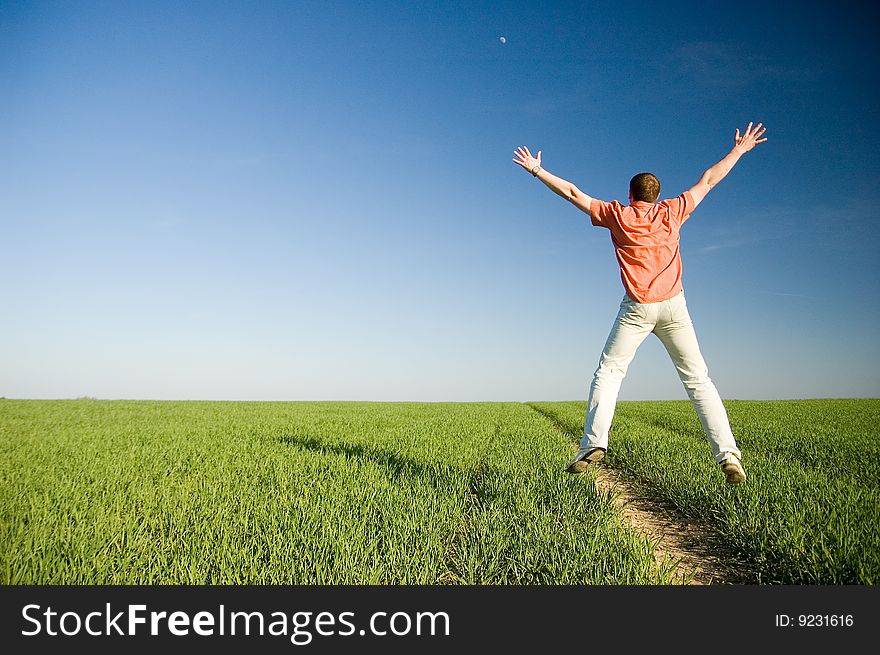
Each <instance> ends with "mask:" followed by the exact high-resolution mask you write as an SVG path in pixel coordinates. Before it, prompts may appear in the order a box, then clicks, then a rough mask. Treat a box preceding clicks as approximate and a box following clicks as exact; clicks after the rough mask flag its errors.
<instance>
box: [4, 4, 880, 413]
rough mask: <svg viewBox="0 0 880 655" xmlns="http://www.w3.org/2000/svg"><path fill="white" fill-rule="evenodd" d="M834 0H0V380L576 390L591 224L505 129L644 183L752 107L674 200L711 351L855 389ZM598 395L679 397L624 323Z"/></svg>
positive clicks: (859, 380)
mask: <svg viewBox="0 0 880 655" xmlns="http://www.w3.org/2000/svg"><path fill="white" fill-rule="evenodd" d="M856 7H857V5H853V6H851V7H850V6H847V7H846V8H844V5H838V4H833V3H825V4H824V6H823V5H812V4H809V3H767V5H766V6H762V7H761V8H760V11H757V10H755V8H754V5H751V6H749V5H742V6H738V5H736V4H735V3H724V4H718V5H710V6H709V9H707V8H706V5H705V3H685V2H678V3H628V2H620V1H615V2H590V3H584V2H576V3H553V2H551V3H549V4H544V3H535V2H516V3H513V2H511V3H498V2H462V3H456V2H433V3H431V2H429V3H408V2H400V3H397V2H377V3H361V2H357V3H354V2H352V3H317V2H302V3H299V2H277V3H275V2H255V3H245V2H195V3H185V4H184V3H176V2H167V3H166V2H150V3H140V2H138V3H134V2H132V3H126V2H106V3H104V2H81V3H78V2H64V3H60V2H59V3H52V2H41V3H32V2H2V3H0V89H2V93H0V228H2V234H3V238H2V242H0V243H2V252H3V256H2V258H0V274H2V278H3V280H4V282H5V284H4V293H3V296H2V299H3V300H2V309H0V396H6V397H14V398H65V397H77V396H85V395H88V396H95V397H99V398H180V399H243V400H258V399H263V400H316V399H328V400H355V399H360V400H543V399H560V400H562V399H565V400H568V399H585V398H586V394H587V389H588V384H589V380H590V377H591V376H592V373H593V371H594V369H595V367H596V363H597V360H598V356H599V353H600V351H601V348H602V346H603V344H604V342H605V338H606V336H607V333H608V330H609V328H610V326H611V322H612V320H613V318H614V315H615V313H616V310H617V305H618V303H619V300H620V298H621V296H622V294H623V289H622V286H621V283H620V279H619V273H618V270H617V268H616V264H615V260H614V254H613V249H612V247H611V243H610V240H609V237H608V233H607V231H605V230H603V229H600V228H594V227H591V225H590V223H589V218H588V216H587V215H586V214H583V213H581V212H578V211H577V210H576V209H574V208H573V207H572V206H570V205H568V204H567V203H565V202H564V201H562V200H561V199H560V198H558V197H556V196H555V195H553V194H552V193H551V192H550V191H549V190H548V189H546V188H545V187H543V185H541V184H540V182H537V181H535V180H534V179H533V178H531V177H530V176H529V175H528V174H527V173H526V172H525V171H523V170H522V169H521V168H519V167H517V166H516V165H514V164H513V163H512V162H511V157H512V153H513V150H514V149H515V148H516V146H518V145H520V144H526V145H528V146H529V147H530V148H532V149H533V150H537V149H541V150H542V151H543V159H544V165H545V167H546V168H547V169H548V170H550V171H552V172H553V173H556V174H557V175H560V176H562V177H565V178H567V179H569V180H571V181H573V182H574V183H575V184H577V185H578V186H579V187H580V188H581V189H582V190H584V191H585V192H587V193H589V194H590V195H593V196H596V197H599V198H602V199H605V200H613V199H620V200H623V201H625V200H626V194H627V183H628V180H629V178H630V177H631V176H632V175H633V174H635V173H637V172H640V171H644V170H649V171H652V172H654V173H656V174H657V175H658V176H659V178H660V180H661V182H662V184H663V195H664V196H674V195H677V194H679V193H681V192H682V191H683V190H685V189H687V188H689V187H690V186H691V185H693V184H694V183H695V182H696V181H697V179H699V177H700V175H701V174H702V172H703V171H704V170H705V169H706V168H707V167H709V166H710V165H712V164H714V163H715V162H716V161H718V160H719V159H720V158H721V157H723V156H724V154H725V153H726V152H727V151H728V150H729V148H730V146H731V145H732V137H733V131H734V129H735V128H736V127H740V128H743V127H745V125H746V124H747V123H748V121H750V120H755V121H763V122H764V123H765V125H766V126H767V134H766V136H768V137H769V141H768V142H767V143H765V144H763V145H762V146H759V147H758V148H757V149H756V150H755V151H753V152H751V153H749V154H747V155H746V156H745V157H744V158H743V159H742V160H741V161H740V163H739V164H738V166H737V167H736V168H735V169H734V170H733V171H732V172H731V174H730V175H729V176H728V178H727V179H725V180H724V181H723V182H722V183H721V184H720V185H719V186H718V187H716V189H715V190H713V191H712V193H711V194H710V195H709V196H708V197H707V199H706V200H705V201H704V202H703V203H702V205H701V206H700V207H699V209H698V210H697V211H696V212H695V213H694V214H693V216H692V218H691V220H690V221H689V222H688V223H687V224H686V225H685V227H684V229H683V231H682V252H683V260H684V283H685V292H686V294H687V297H688V304H689V307H690V309H691V314H692V317H693V319H694V322H695V325H696V328H697V333H698V336H699V338H700V342H701V345H702V348H703V353H704V355H705V357H706V359H707V361H708V364H709V369H710V374H711V375H712V377H713V379H714V380H715V382H716V385H717V386H718V389H719V391H720V392H721V395H722V396H723V397H724V398H730V399H734V398H743V399H745V398H803V397H844V396H874V397H876V396H878V395H880V346H878V343H877V336H878V335H877V325H878V319H880V309H878V303H877V301H878V299H880V298H878V282H880V265H878V254H877V253H878V245H880V243H878V241H880V240H878V229H877V227H876V223H877V220H878V216H877V209H876V208H877V206H878V190H877V179H878V152H880V148H878V138H877V129H876V124H877V120H878V116H877V113H878V111H877V110H878V106H880V104H878V102H877V100H878V97H877V95H878V94H877V90H876V83H875V80H876V78H877V72H878V71H877V61H878V57H877V49H878V46H877V45H876V40H875V39H874V36H873V33H872V31H871V28H872V25H873V23H872V22H871V21H870V20H868V16H867V15H865V14H862V15H860V14H859V10H858V9H857V8H856ZM501 36H504V37H505V38H506V43H501V41H500V38H499V37H501ZM621 398H622V399H675V398H685V394H684V392H683V390H682V388H681V385H680V383H679V381H678V378H677V376H676V374H675V371H674V368H673V367H672V364H671V363H670V362H669V361H668V358H667V356H666V354H665V352H664V351H663V349H662V346H661V345H660V344H659V342H658V341H657V340H656V339H653V338H651V339H649V340H648V341H647V342H646V343H645V344H644V345H643V346H642V348H641V350H640V351H639V353H638V355H637V357H636V359H635V361H634V362H633V364H632V366H631V368H630V373H629V375H628V377H627V379H626V381H625V382H624V385H623V388H622V391H621Z"/></svg>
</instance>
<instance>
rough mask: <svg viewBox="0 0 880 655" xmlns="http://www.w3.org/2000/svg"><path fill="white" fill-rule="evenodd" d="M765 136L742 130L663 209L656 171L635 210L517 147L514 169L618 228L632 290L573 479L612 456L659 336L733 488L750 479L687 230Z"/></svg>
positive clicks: (636, 192)
mask: <svg viewBox="0 0 880 655" xmlns="http://www.w3.org/2000/svg"><path fill="white" fill-rule="evenodd" d="M765 131H766V128H764V127H763V125H762V124H761V123H758V124H757V125H756V126H754V127H752V123H749V126H748V127H747V128H746V131H745V133H744V134H742V135H740V133H739V128H737V130H736V133H735V135H734V145H733V149H732V150H731V151H730V152H729V153H728V154H727V155H726V156H725V157H724V159H722V160H721V161H719V162H718V163H717V164H715V165H714V166H712V167H711V168H710V169H708V170H707V171H706V172H705V173H703V176H702V177H701V178H700V181H699V182H697V184H696V185H694V186H693V187H692V188H691V189H690V190H689V191H685V192H684V193H683V194H681V195H680V196H678V197H677V198H674V199H669V200H663V201H661V202H659V203H658V202H657V198H658V197H659V196H660V181H659V180H658V179H657V178H656V177H655V176H654V175H653V174H651V173H639V174H638V175H636V176H635V177H633V178H632V180H630V183H629V203H630V204H629V205H628V206H623V205H621V204H620V203H619V202H617V201H614V202H604V201H602V200H597V199H596V198H591V197H590V196H588V195H587V194H586V193H584V192H583V191H581V190H580V189H578V188H577V187H576V186H575V185H574V184H572V183H571V182H568V181H566V180H564V179H562V178H560V177H557V176H555V175H553V174H552V173H549V172H548V171H546V170H544V168H543V167H542V166H541V151H540V150H539V151H538V154H537V156H536V157H533V156H532V153H531V152H529V149H528V148H527V147H525V146H521V147H519V148H517V149H516V152H515V153H514V155H515V157H514V159H513V161H514V163H516V164H519V165H520V166H522V167H523V168H524V169H525V170H527V171H529V172H530V173H531V174H532V175H534V176H535V177H537V178H538V179H539V180H541V182H543V183H544V184H546V185H547V186H548V187H549V188H550V189H551V190H552V191H553V192H554V193H556V194H558V195H560V196H562V197H563V198H565V199H566V200H568V201H569V202H571V203H572V204H573V205H574V206H575V207H577V208H578V209H581V210H583V211H584V212H586V213H588V214H589V215H590V217H591V219H592V223H593V225H597V226H599V227H604V228H607V229H608V230H610V232H611V241H612V242H613V243H614V249H615V252H616V254H617V262H618V264H619V265H620V278H621V280H622V281H623V287H624V289H625V290H626V293H625V295H624V297H623V302H621V303H620V311H619V312H618V314H617V318H616V320H615V322H614V325H613V326H612V328H611V334H610V335H609V336H608V341H607V342H606V343H605V348H604V350H603V351H602V356H601V357H600V358H599V368H597V369H596V372H595V374H594V375H593V382H592V384H591V385H590V395H589V398H588V401H587V416H586V421H585V423H584V437H583V439H582V440H581V442H580V449H579V450H578V453H577V455H575V457H574V459H573V460H572V461H571V462H570V463H569V465H568V467H567V469H566V470H567V471H569V472H570V473H582V472H583V471H586V470H587V468H588V467H589V465H590V464H593V463H596V462H598V461H599V460H601V459H602V458H603V457H604V456H605V451H606V450H607V449H608V432H609V430H610V429H611V420H612V419H613V418H614V409H615V405H616V404H617V394H618V392H619V391H620V385H621V383H622V382H623V378H624V376H625V375H626V370H627V368H628V367H629V364H630V362H631V361H632V359H633V357H634V356H635V354H636V350H637V349H638V347H639V346H640V345H641V343H642V342H643V341H644V340H645V338H646V337H647V336H648V335H649V334H651V333H652V332H653V333H654V334H656V335H657V337H659V339H660V341H662V342H663V345H664V346H665V347H666V351H667V352H668V353H669V356H670V357H671V358H672V361H673V363H674V364H675V368H676V370H677V371H678V375H679V377H680V378H681V381H682V383H683V384H684V388H685V389H686V391H687V394H688V397H689V398H690V399H691V402H693V404H694V408H695V409H696V410H697V415H698V416H699V417H700V422H701V423H702V425H703V430H704V432H705V433H706V437H707V439H708V441H709V446H710V448H711V450H712V455H713V456H714V457H715V461H716V462H718V463H719V464H720V465H721V469H722V471H723V472H724V476H725V479H726V480H727V482H729V483H730V484H738V483H740V482H743V481H744V480H745V479H746V473H745V470H744V469H743V467H742V462H741V459H742V453H740V451H739V449H738V448H737V446H736V440H735V439H734V436H733V432H732V431H731V429H730V422H729V421H728V418H727V412H726V410H725V409H724V405H723V404H722V402H721V397H720V396H719V395H718V391H717V390H716V389H715V385H714V384H713V383H712V380H711V379H710V378H709V370H708V368H707V367H706V363H705V362H704V361H703V356H702V354H700V347H699V344H698V343H697V337H696V334H695V332H694V327H693V323H692V322H691V318H690V315H689V314H688V310H687V304H686V303H685V298H684V291H683V289H682V283H681V254H680V252H679V230H680V228H681V225H682V223H684V222H685V221H686V220H687V219H688V217H689V216H690V214H691V212H692V211H693V210H694V209H695V208H696V207H697V205H699V204H700V202H701V201H702V200H703V198H705V197H706V194H707V193H709V191H710V190H711V189H712V187H714V186H715V185H716V184H718V183H719V182H720V181H721V180H723V179H724V177H725V176H726V175H727V174H728V173H729V172H730V169H732V168H733V166H734V165H735V164H736V163H737V161H739V158H740V157H742V155H744V154H745V153H747V152H749V151H750V150H751V149H752V148H754V147H755V146H756V145H758V144H759V143H763V142H764V141H766V140H767V139H766V138H763V139H762V138H761V137H762V136H763V134H764V132H765Z"/></svg>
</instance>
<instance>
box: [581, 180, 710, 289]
mask: <svg viewBox="0 0 880 655" xmlns="http://www.w3.org/2000/svg"><path fill="white" fill-rule="evenodd" d="M693 210H694V198H693V196H691V194H690V193H689V192H687V191H685V192H684V193H682V194H681V195H680V196H678V197H677V198H672V199H669V200H661V201H660V202H658V203H651V202H643V201H641V200H637V201H635V202H634V203H633V204H631V205H629V206H627V207H624V206H623V205H621V204H620V203H619V202H617V201H616V200H615V201H614V202H604V201H602V200H596V199H595V198H593V200H592V202H591V203H590V216H591V217H592V221H593V225H598V226H599V227H607V228H608V229H609V230H610V231H611V241H612V242H613V243H614V250H615V254H616V255H617V263H618V264H620V279H621V280H622V281H623V288H624V289H626V293H627V295H628V296H629V297H630V298H632V299H633V300H635V301H636V302H640V303H649V302H660V301H662V300H668V299H669V298H672V297H673V296H676V295H678V293H679V292H680V291H681V289H682V287H681V254H680V253H679V250H678V231H679V229H680V228H681V224H682V223H684V222H685V221H686V220H687V219H688V217H689V216H690V214H691V212H692V211H693Z"/></svg>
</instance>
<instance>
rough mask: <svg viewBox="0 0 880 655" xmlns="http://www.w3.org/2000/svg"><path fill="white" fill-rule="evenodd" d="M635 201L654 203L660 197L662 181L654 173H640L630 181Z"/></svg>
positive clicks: (631, 192) (630, 190) (630, 188)
mask: <svg viewBox="0 0 880 655" xmlns="http://www.w3.org/2000/svg"><path fill="white" fill-rule="evenodd" d="M629 192H630V194H631V195H632V199H633V200H641V201H644V202H654V201H656V200H657V198H659V197H660V180H658V179H657V176H656V175H654V174H653V173H639V174H638V175H635V176H633V179H631V180H630V181H629Z"/></svg>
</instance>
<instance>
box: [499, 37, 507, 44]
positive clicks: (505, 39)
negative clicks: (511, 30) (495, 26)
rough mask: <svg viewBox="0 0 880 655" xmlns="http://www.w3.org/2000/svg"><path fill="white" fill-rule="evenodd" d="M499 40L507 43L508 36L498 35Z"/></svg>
mask: <svg viewBox="0 0 880 655" xmlns="http://www.w3.org/2000/svg"><path fill="white" fill-rule="evenodd" d="M498 40H499V41H501V43H507V37H506V36H501V37H498Z"/></svg>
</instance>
